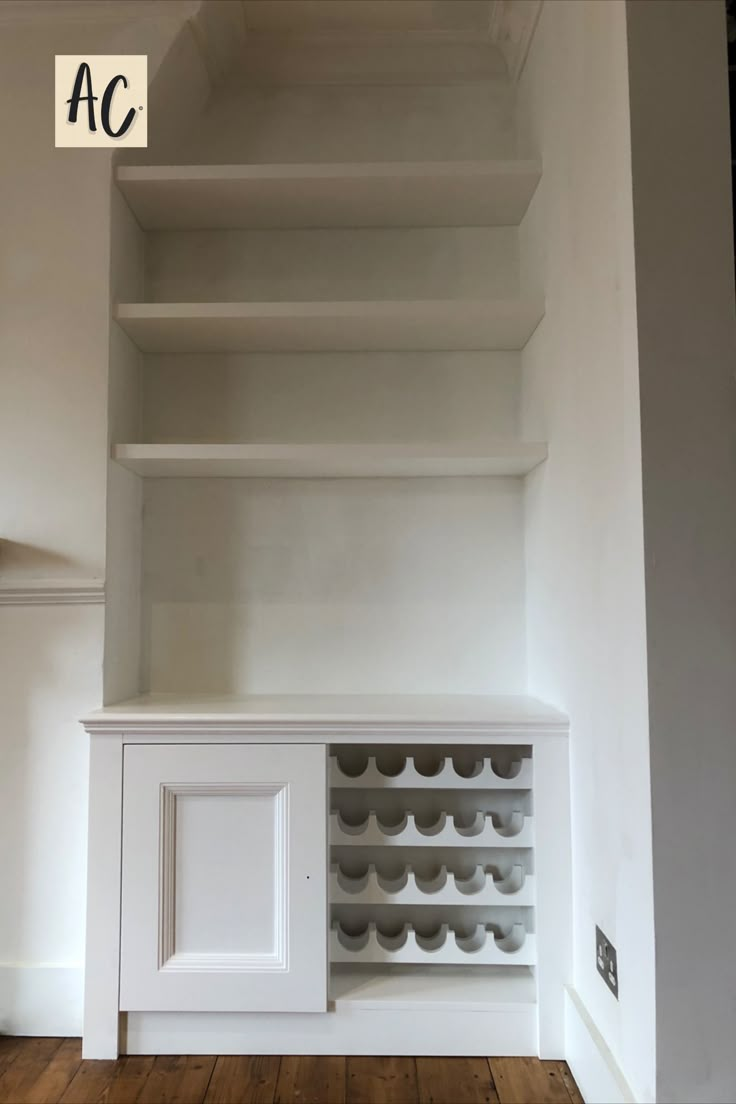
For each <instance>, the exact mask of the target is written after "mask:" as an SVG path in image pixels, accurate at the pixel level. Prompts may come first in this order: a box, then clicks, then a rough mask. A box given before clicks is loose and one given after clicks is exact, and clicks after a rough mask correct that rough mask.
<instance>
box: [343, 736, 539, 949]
mask: <svg viewBox="0 0 736 1104" xmlns="http://www.w3.org/2000/svg"><path fill="white" fill-rule="evenodd" d="M329 892H330V913H331V932H330V958H331V961H332V963H333V966H335V967H338V968H340V967H343V966H365V967H366V968H367V969H370V968H371V967H377V966H379V965H380V966H382V967H385V966H388V967H391V966H396V967H397V968H399V967H402V968H403V967H406V966H416V967H426V966H437V967H438V968H442V967H448V966H453V967H457V966H468V967H472V966H481V965H482V966H533V965H534V964H535V963H536V938H535V910H534V905H535V873H534V785H533V761H532V752H531V748H529V747H494V746H488V747H479V746H473V747H442V746H432V747H418V746H416V745H412V746H407V747H401V746H396V745H392V746H391V747H382V746H379V747H373V746H368V745H362V746H355V745H349V746H347V745H346V746H340V745H334V746H333V747H332V748H331V754H330V879H329Z"/></svg>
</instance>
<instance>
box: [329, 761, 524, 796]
mask: <svg viewBox="0 0 736 1104" xmlns="http://www.w3.org/2000/svg"><path fill="white" fill-rule="evenodd" d="M330 786H331V787H332V789H343V790H346V789H360V790H371V789H381V790H383V789H400V790H410V789H413V790H530V789H531V788H532V761H531V759H529V758H525V759H518V760H516V761H515V762H514V763H513V764H512V769H511V773H510V774H509V775H508V776H504V775H500V774H498V773H497V772H496V771H495V769H494V766H493V761H492V760H491V759H487V758H486V759H479V760H478V761H477V762H476V764H475V769H474V771H473V773H472V774H470V775H464V774H458V772H457V771H456V769H455V765H454V763H453V761H452V759H444V758H443V759H440V760H439V763H438V765H437V768H436V770H435V771H434V772H433V773H432V774H422V773H421V772H420V771H419V770H417V767H416V764H415V762H414V760H413V759H406V760H405V762H404V766H403V769H402V770H400V771H398V773H396V774H384V773H383V772H382V771H381V769H380V767H379V766H378V764H377V763H376V759H375V756H373V755H371V756H370V757H369V758H368V763H367V765H366V767H365V769H364V770H363V771H361V773H360V774H356V775H350V774H346V773H345V772H344V771H343V770H342V768H341V767H340V761H339V758H338V757H337V756H336V755H331V756H330Z"/></svg>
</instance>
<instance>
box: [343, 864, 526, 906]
mask: <svg viewBox="0 0 736 1104" xmlns="http://www.w3.org/2000/svg"><path fill="white" fill-rule="evenodd" d="M330 904H332V905H454V906H472V907H477V906H480V905H509V906H511V907H518V906H520V905H533V904H534V875H533V874H530V875H527V876H526V877H525V876H524V874H523V867H521V866H516V867H514V868H513V871H512V873H511V874H510V875H509V876H508V877H507V878H503V879H499V880H497V881H496V880H495V879H494V878H493V874H492V873H491V872H487V871H486V870H485V869H484V867H482V866H476V867H475V869H474V870H473V872H472V874H470V875H469V876H467V877H462V878H461V877H459V876H457V875H455V874H452V873H449V872H448V870H447V867H445V866H444V865H443V866H442V867H441V868H440V870H439V873H437V874H436V875H435V876H434V877H432V878H422V877H421V876H420V875H419V874H417V873H416V872H415V871H414V870H413V869H412V868H411V867H410V866H405V867H404V869H403V871H402V872H401V874H400V875H398V876H397V877H388V876H384V875H382V874H381V873H380V871H377V870H376V867H375V865H374V864H373V863H369V864H368V869H367V871H366V873H365V874H363V875H360V876H357V877H351V876H350V875H349V874H347V873H345V872H344V871H343V870H342V869H341V867H340V866H339V864H338V863H333V865H332V869H331V870H330Z"/></svg>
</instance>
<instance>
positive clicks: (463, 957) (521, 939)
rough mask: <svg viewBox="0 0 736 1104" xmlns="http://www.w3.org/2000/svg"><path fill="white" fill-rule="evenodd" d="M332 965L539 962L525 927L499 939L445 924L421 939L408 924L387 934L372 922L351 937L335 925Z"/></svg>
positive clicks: (480, 927) (517, 927)
mask: <svg viewBox="0 0 736 1104" xmlns="http://www.w3.org/2000/svg"><path fill="white" fill-rule="evenodd" d="M330 958H331V960H332V962H349V963H350V964H351V965H352V964H355V963H377V962H390V963H394V962H396V963H401V964H402V965H406V964H408V963H417V964H420V965H422V964H426V963H428V962H433V963H434V964H435V965H437V964H442V965H452V966H462V965H467V964H468V963H469V962H473V963H477V964H480V965H483V966H499V965H501V964H508V963H513V964H514V965H517V966H518V965H521V966H533V965H534V963H535V962H536V941H535V937H534V936H533V935H530V934H529V933H528V932H526V931H525V930H524V926H523V924H514V925H513V928H512V930H511V931H510V932H509V933H508V934H507V935H503V936H501V937H497V936H495V935H494V933H493V932H492V931H490V930H487V929H486V928H485V926H484V925H482V924H478V925H477V926H476V927H475V929H474V930H473V931H472V932H471V933H470V934H469V935H459V934H457V933H456V932H453V931H451V930H450V929H449V926H448V925H447V924H443V925H442V927H441V928H440V929H439V931H438V932H436V933H435V934H433V935H431V936H422V935H420V934H419V933H418V932H416V931H414V929H413V928H412V927H411V925H410V924H405V925H404V926H403V927H402V929H401V930H400V931H399V933H398V934H394V932H393V931H392V932H391V934H386V933H383V932H381V930H380V928H379V927H378V926H377V925H376V924H374V923H371V924H370V925H369V926H368V929H367V931H365V932H363V933H361V934H360V935H355V936H353V935H349V934H347V933H346V932H345V931H343V930H342V928H341V927H340V925H339V924H336V925H333V928H332V931H331V938H330Z"/></svg>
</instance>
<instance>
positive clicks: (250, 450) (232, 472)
mask: <svg viewBox="0 0 736 1104" xmlns="http://www.w3.org/2000/svg"><path fill="white" fill-rule="evenodd" d="M546 456H547V447H546V445H544V444H539V443H535V442H520V441H499V442H497V443H494V444H492V445H488V446H484V447H483V448H456V447H447V446H444V445H391V444H386V445H383V444H381V445H373V444H371V445H208V444H201V445H199V444H195V445H192V444H184V445H156V444H152V445H115V446H114V448H113V450H112V457H113V459H114V460H116V461H117V462H118V463H119V464H122V466H123V467H125V468H128V469H129V470H130V471H133V472H136V474H137V475H146V476H155V477H158V478H161V477H166V476H184V477H189V476H233V477H235V476H238V477H250V478H289V479H340V478H346V479H347V478H355V477H364V478H380V477H386V476H388V477H404V476H409V477H414V476H493V475H501V476H517V475H526V474H527V472H530V471H531V470H532V469H533V468H535V467H536V466H537V465H538V464H540V463H541V462H542V461H543V460H545V459H546ZM476 788H477V787H476Z"/></svg>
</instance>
